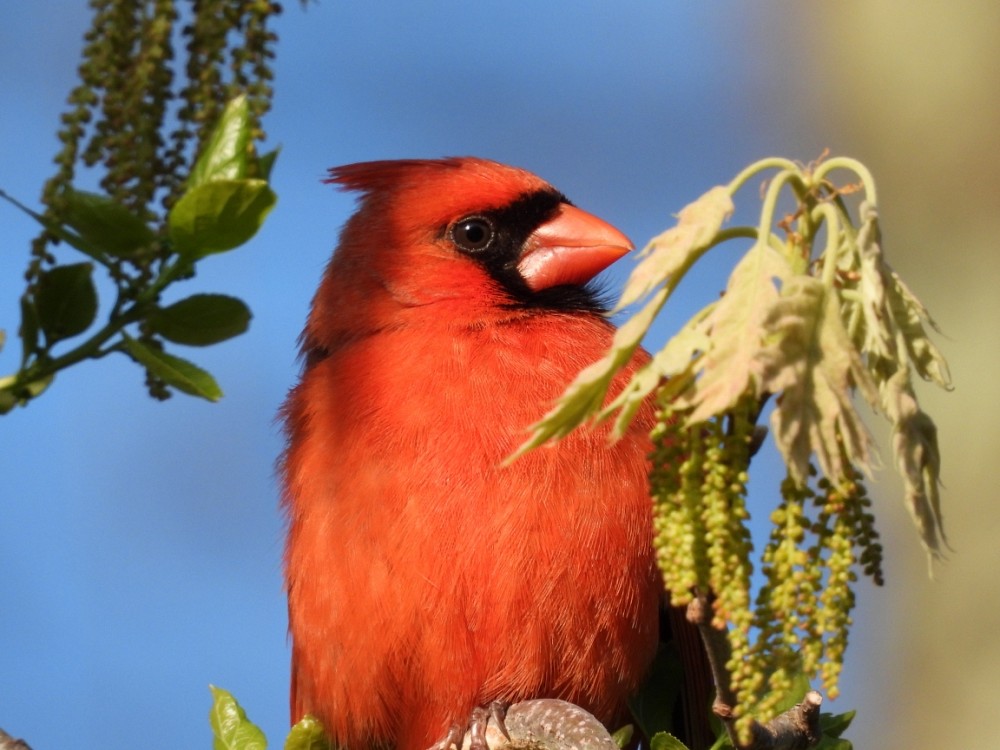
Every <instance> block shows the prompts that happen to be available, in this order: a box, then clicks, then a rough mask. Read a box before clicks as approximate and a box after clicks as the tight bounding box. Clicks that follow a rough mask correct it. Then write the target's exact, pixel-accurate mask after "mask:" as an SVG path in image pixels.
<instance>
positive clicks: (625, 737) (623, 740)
mask: <svg viewBox="0 0 1000 750" xmlns="http://www.w3.org/2000/svg"><path fill="white" fill-rule="evenodd" d="M634 734H635V727H634V726H633V725H632V724H626V725H625V726H623V727H622V728H620V729H618V730H617V731H616V732H615V733H614V734H612V735H611V739H612V740H613V741H614V743H615V744H616V745H618V747H620V748H624V747H626V746H627V745H628V743H630V742H631V741H632V735H634Z"/></svg>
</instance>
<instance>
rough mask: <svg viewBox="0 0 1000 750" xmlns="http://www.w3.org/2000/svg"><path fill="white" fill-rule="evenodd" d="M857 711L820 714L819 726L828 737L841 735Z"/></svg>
mask: <svg viewBox="0 0 1000 750" xmlns="http://www.w3.org/2000/svg"><path fill="white" fill-rule="evenodd" d="M855 714H857V711H845V712H844V713H842V714H820V715H819V728H820V729H821V730H822V731H823V734H824V735H825V736H827V737H840V735H842V734H843V733H844V732H846V731H847V728H848V727H849V726H851V722H852V721H854V716H855Z"/></svg>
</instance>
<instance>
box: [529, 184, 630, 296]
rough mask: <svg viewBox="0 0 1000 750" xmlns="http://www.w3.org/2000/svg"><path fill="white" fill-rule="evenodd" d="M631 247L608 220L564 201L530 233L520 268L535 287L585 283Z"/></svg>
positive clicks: (542, 287)
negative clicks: (551, 216) (554, 212)
mask: <svg viewBox="0 0 1000 750" xmlns="http://www.w3.org/2000/svg"><path fill="white" fill-rule="evenodd" d="M632 247H633V245H632V242H631V241H630V240H629V238H628V237H626V236H625V235H624V234H622V233H621V232H619V231H618V230H617V229H615V228H614V227H613V226H611V225H610V224H608V223H607V222H606V221H603V220H601V219H598V218H597V217H596V216H594V215H593V214H589V213H587V212H586V211H581V210H580V209H579V208H577V207H576V206H571V205H569V204H568V203H563V204H562V205H561V206H560V208H559V213H558V214H556V216H555V217H553V218H552V219H549V220H548V221H547V222H545V223H544V224H542V225H541V226H540V227H538V229H536V230H535V231H534V232H533V233H532V234H531V236H529V237H528V240H527V242H525V244H524V251H523V252H522V254H521V258H520V260H519V261H518V262H517V270H518V271H520V273H521V276H522V277H523V278H524V280H525V282H527V284H528V287H529V288H531V289H532V290H533V291H538V290H540V289H548V288H549V287H554V286H560V285H562V284H584V283H586V282H587V281H590V279H592V278H593V277H594V276H596V275H597V274H598V273H600V272H601V271H603V270H604V269H605V268H607V267H608V266H610V265H611V264H612V263H614V262H615V261H616V260H618V259H619V258H621V257H622V256H623V255H625V254H626V253H627V252H628V251H629V250H631V249H632Z"/></svg>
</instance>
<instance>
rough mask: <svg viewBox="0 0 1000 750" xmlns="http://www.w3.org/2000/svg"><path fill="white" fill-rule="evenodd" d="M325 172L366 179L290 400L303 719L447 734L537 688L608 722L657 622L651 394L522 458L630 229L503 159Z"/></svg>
mask: <svg viewBox="0 0 1000 750" xmlns="http://www.w3.org/2000/svg"><path fill="white" fill-rule="evenodd" d="M330 174H331V176H330V182H333V183H335V184H337V185H339V186H341V187H343V188H345V189H348V190H355V191H359V192H360V193H361V202H360V208H359V210H358V212H357V213H356V214H355V215H354V216H353V217H352V218H351V219H350V220H349V221H348V222H347V224H346V226H345V227H344V229H343V232H342V234H341V237H340V245H339V247H338V249H337V251H336V253H335V254H334V256H333V259H332V260H331V262H330V264H329V267H328V268H327V270H326V273H325V275H324V277H323V280H322V283H321V284H320V287H319V291H318V292H317V294H316V297H315V299H314V300H313V305H312V310H311V313H310V315H309V320H308V323H307V325H306V329H305V332H304V334H303V354H304V357H305V366H304V371H303V374H302V378H301V382H300V383H299V384H298V385H297V386H296V387H295V388H294V390H293V391H292V393H291V395H290V396H289V399H288V402H287V403H286V405H285V409H284V417H285V420H286V429H287V433H288V437H289V445H288V449H287V453H286V454H285V457H284V464H283V477H284V503H285V507H286V510H287V515H288V526H289V528H288V545H287V551H286V579H287V589H288V605H289V629H290V633H291V639H292V687H291V704H292V720H293V721H295V720H298V719H299V718H301V716H302V715H304V714H306V713H312V714H314V715H316V716H317V717H318V718H319V719H320V720H321V721H322V722H323V724H324V726H325V727H326V729H327V731H328V732H329V734H330V735H331V737H332V738H333V739H334V740H335V742H336V743H337V744H338V745H339V746H340V747H343V748H347V749H348V750H364V749H366V748H373V747H386V746H388V747H394V748H397V750H425V749H426V748H428V747H430V746H432V745H435V743H437V747H442V748H443V747H445V746H446V745H447V743H448V742H449V741H450V740H451V739H453V738H456V737H460V735H461V733H462V732H464V731H465V730H466V728H467V727H468V726H469V722H470V716H472V715H473V714H474V713H475V712H476V711H479V714H478V715H479V716H480V717H481V716H482V715H483V709H482V707H484V706H490V705H491V704H493V703H494V702H500V703H501V704H504V705H507V704H510V703H511V702H514V701H518V700H522V699H526V698H532V697H558V698H563V699H565V700H568V701H571V702H573V703H576V704H578V705H580V706H582V707H584V708H586V709H587V710H589V711H591V712H592V713H594V714H595V715H596V716H597V717H598V718H600V719H601V720H603V721H609V720H611V719H612V718H613V717H614V716H615V714H616V712H618V711H619V710H620V709H621V708H622V706H623V705H624V701H625V699H626V697H627V696H628V695H629V694H630V692H632V691H633V690H634V689H635V688H636V687H637V685H638V684H639V681H640V679H641V678H642V677H643V675H644V673H645V672H646V670H647V668H648V666H649V664H650V661H651V659H652V657H653V654H654V651H655V649H656V643H657V623H658V603H659V600H660V592H661V588H660V583H659V579H658V576H657V573H656V570H655V563H654V556H653V552H652V548H651V544H652V528H651V515H650V500H649V495H648V490H647V477H646V473H647V453H648V450H649V440H648V437H647V436H648V432H649V429H650V427H651V425H652V413H651V411H650V410H646V411H643V412H642V413H641V414H640V417H639V418H638V419H637V420H636V421H635V423H634V424H633V427H632V428H631V430H630V431H629V433H628V434H627V435H626V436H625V437H624V439H622V440H620V441H619V442H617V443H614V444H611V443H609V442H608V439H607V434H606V431H604V430H593V431H586V430H581V431H577V432H574V433H573V434H571V435H570V436H569V437H567V438H565V439H564V440H562V441H561V442H559V443H557V444H554V445H551V446H549V447H545V448H542V449H539V450H535V451H533V452H531V453H529V454H527V455H525V456H524V457H522V458H520V459H519V460H517V461H515V462H514V463H512V464H511V465H504V459H505V458H506V457H508V456H509V455H510V454H511V453H512V452H513V451H514V450H515V449H516V448H517V447H518V446H519V445H520V444H521V443H522V442H523V441H524V439H525V438H526V437H527V432H526V428H528V427H529V425H531V424H532V423H533V422H535V421H536V420H537V419H538V418H539V417H540V416H541V415H542V413H543V412H544V411H545V410H546V409H547V408H548V407H549V406H550V405H551V403H552V402H553V401H554V399H555V398H556V397H557V396H559V394H560V393H561V392H562V391H563V389H564V388H565V387H566V385H567V384H568V383H569V382H570V381H571V380H572V379H573V377H574V376H575V375H576V374H577V372H579V371H580V370H581V369H582V368H583V367H584V366H586V365H588V364H590V363H591V362H593V361H594V360H596V359H598V358H599V357H600V356H601V355H603V354H604V353H605V351H606V350H607V348H608V346H609V344H610V342H611V338H612V335H613V333H614V329H613V327H612V326H611V325H610V324H609V323H608V321H607V320H606V319H605V317H604V316H603V314H602V313H603V310H602V307H601V304H600V302H599V301H598V299H597V297H596V296H595V293H594V291H593V290H592V289H591V288H590V287H589V286H587V282H588V281H589V280H590V279H591V278H592V277H593V276H595V275H596V274H597V273H598V272H599V271H601V270H602V269H604V268H605V267H606V266H607V265H609V264H610V263H612V262H613V261H614V260H616V259H618V258H619V257H621V256H622V255H624V254H625V253H626V252H627V251H628V250H629V249H630V248H631V243H630V242H629V241H628V239H627V238H626V237H625V236H624V235H623V234H621V233H620V232H619V231H618V230H616V229H614V228H613V227H611V226H610V225H608V224H606V223H605V222H603V221H601V220H600V219H598V218H596V217H594V216H592V215H591V214H588V213H586V212H584V211H582V210H580V209H578V208H576V207H574V206H573V205H572V204H571V203H569V201H568V200H567V199H566V198H565V197H564V196H563V195H562V194H560V193H559V192H558V191H556V190H555V189H554V188H553V187H551V186H550V185H548V184H547V183H546V182H544V181H542V180H541V179H539V178H538V177H536V176H534V175H532V174H530V173H528V172H525V171H523V170H520V169H515V168H513V167H508V166H504V165H502V164H497V163H495V162H491V161H485V160H481V159H472V158H462V159H442V160H436V161H432V160H427V161H423V160H410V161H382V162H371V163H365V164H353V165H350V166H345V167H339V168H336V169H333V170H332V171H331V173H330ZM639 356H640V357H641V356H644V355H639ZM638 364H639V362H638V360H637V361H636V362H634V363H633V365H632V366H631V367H629V368H627V369H626V371H625V372H624V373H623V375H622V376H621V378H620V380H619V382H618V383H617V386H620V385H622V384H623V383H624V378H627V377H628V376H629V375H630V373H631V372H632V371H633V370H634V368H635V366H637V365H638Z"/></svg>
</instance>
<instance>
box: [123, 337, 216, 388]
mask: <svg viewBox="0 0 1000 750" xmlns="http://www.w3.org/2000/svg"><path fill="white" fill-rule="evenodd" d="M122 337H123V339H124V341H125V348H126V350H127V351H128V353H129V354H130V355H131V356H132V358H133V359H134V360H135V361H136V362H138V363H139V364H141V365H142V366H143V367H145V368H146V369H147V370H149V371H150V372H151V373H152V374H153V375H155V376H156V377H158V378H160V379H161V380H163V382H165V383H166V384H167V385H169V386H172V387H173V388H176V389H177V390H179V391H182V392H184V393H187V394H190V395H192V396H200V397H201V398H204V399H208V400H209V401H218V400H219V399H220V398H222V389H220V388H219V385H218V383H216V382H215V378H213V377H212V376H211V374H209V373H208V372H206V371H205V370H203V369H201V368H200V367H198V366H197V365H195V364H192V363H191V362H188V361H187V360H186V359H181V358H180V357H175V356H173V355H172V354H167V353H166V352H161V351H160V350H159V349H154V348H152V347H150V346H146V345H145V344H143V343H142V342H141V341H137V340H136V339H133V338H132V337H131V336H129V335H127V334H124V333H123V334H122Z"/></svg>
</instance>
